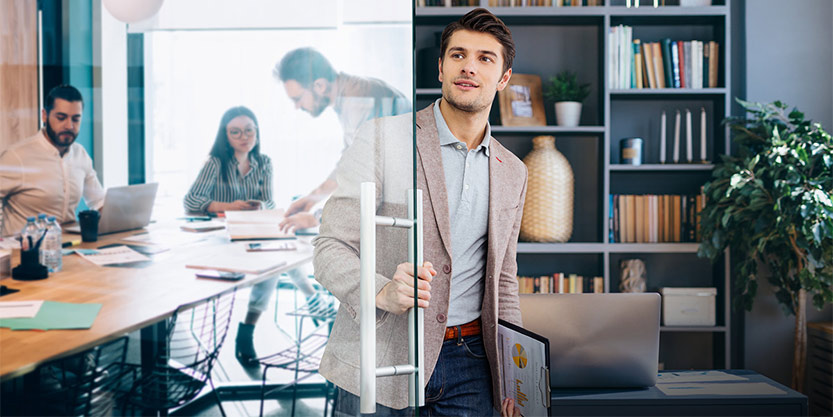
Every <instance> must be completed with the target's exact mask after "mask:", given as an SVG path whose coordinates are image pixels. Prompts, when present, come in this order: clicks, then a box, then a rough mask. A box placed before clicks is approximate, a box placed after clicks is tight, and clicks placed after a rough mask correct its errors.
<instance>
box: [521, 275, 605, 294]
mask: <svg viewBox="0 0 833 417" xmlns="http://www.w3.org/2000/svg"><path fill="white" fill-rule="evenodd" d="M518 292H519V293H520V294H581V293H603V292H605V289H604V278H602V277H592V278H591V277H583V276H580V275H577V274H569V275H567V274H564V273H561V272H557V273H555V274H552V275H542V276H537V277H525V276H518Z"/></svg>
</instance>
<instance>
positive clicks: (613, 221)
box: [608, 194, 706, 243]
mask: <svg viewBox="0 0 833 417" xmlns="http://www.w3.org/2000/svg"><path fill="white" fill-rule="evenodd" d="M705 202H706V199H705V195H703V194H699V195H618V194H614V195H611V196H610V201H609V203H610V212H609V216H608V217H609V219H608V223H609V225H608V226H609V231H610V232H609V238H610V239H609V240H610V242H611V243H669V242H699V241H700V212H701V211H702V210H703V207H704V206H705Z"/></svg>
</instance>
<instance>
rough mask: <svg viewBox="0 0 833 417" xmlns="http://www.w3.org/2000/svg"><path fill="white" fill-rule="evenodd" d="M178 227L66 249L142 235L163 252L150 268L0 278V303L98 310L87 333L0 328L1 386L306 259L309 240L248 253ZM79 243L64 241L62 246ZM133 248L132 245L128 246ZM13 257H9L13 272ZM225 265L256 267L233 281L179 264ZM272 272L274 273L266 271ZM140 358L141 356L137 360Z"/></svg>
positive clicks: (81, 263)
mask: <svg viewBox="0 0 833 417" xmlns="http://www.w3.org/2000/svg"><path fill="white" fill-rule="evenodd" d="M179 226H180V223H176V222H167V223H162V224H151V225H150V226H149V227H148V228H146V229H140V230H134V231H129V232H123V233H117V234H112V235H106V236H100V237H99V240H98V241H97V242H91V243H82V244H81V245H78V246H74V247H72V249H95V248H99V247H101V246H105V245H111V244H123V243H130V242H125V241H124V239H125V238H129V237H131V236H134V235H137V234H145V233H147V235H146V236H144V237H146V238H148V239H149V240H150V241H151V242H152V243H154V245H152V246H151V247H154V248H157V249H165V248H167V250H164V251H162V252H160V253H157V254H154V255H151V258H152V261H151V262H145V263H142V264H137V265H134V266H117V267H113V266H98V265H95V264H93V263H91V262H90V261H88V260H86V259H83V258H82V257H81V256H79V255H76V254H73V255H66V256H64V257H63V269H62V270H61V271H60V272H57V273H53V274H50V276H49V278H47V279H44V280H39V281H17V280H13V279H12V278H3V279H2V280H0V284H3V285H6V286H7V287H10V288H14V289H19V290H20V291H19V292H16V293H13V294H8V295H5V296H3V297H2V298H0V301H30V300H48V301H60V302H68V303H101V305H102V307H101V310H100V311H99V313H98V316H97V317H96V319H95V321H94V323H93V325H92V327H91V328H89V329H86V330H49V331H31V330H26V331H24V330H10V329H8V328H0V381H7V380H11V379H13V378H16V377H20V376H23V375H25V374H27V373H29V372H31V371H34V370H35V369H37V367H38V366H40V365H43V364H44V363H47V362H49V361H51V360H54V359H58V358H62V357H65V356H68V355H72V354H75V353H78V352H82V351H85V350H87V349H90V348H92V347H94V346H96V345H99V344H102V343H105V342H108V341H110V340H114V339H116V338H119V337H121V336H124V335H125V334H127V333H130V332H133V331H135V330H139V329H144V328H148V327H149V326H152V325H153V324H156V323H160V322H162V321H163V320H165V319H167V318H169V317H171V316H172V314H173V313H174V311H175V310H176V309H177V308H178V307H180V306H189V305H196V304H198V303H200V302H201V301H204V300H206V299H209V298H211V297H214V296H216V295H219V294H222V293H224V292H226V291H233V290H235V289H239V288H242V287H247V286H251V285H253V284H255V283H257V282H260V281H262V280H265V279H268V278H270V277H273V276H275V275H278V274H281V273H283V272H285V271H288V270H290V269H293V268H296V267H298V266H300V265H302V264H304V263H307V262H310V260H311V259H312V246H311V244H310V242H309V240H310V238H309V237H304V238H299V239H298V240H296V247H297V250H291V251H279V252H247V251H246V248H245V244H244V243H242V242H230V241H229V239H228V237H227V235H226V233H225V231H223V230H219V231H214V232H208V233H189V232H185V231H181V230H180V227H179ZM75 239H80V237H79V236H78V235H71V234H64V241H68V240H75ZM130 244H133V243H130ZM18 262H19V252H18V251H15V253H14V254H13V256H12V266H15V265H17V263H18ZM211 263H219V264H223V263H229V264H230V265H232V264H233V265H241V264H244V265H250V266H252V267H253V268H259V269H258V271H259V272H258V273H250V274H246V277H245V278H244V279H243V280H240V281H223V280H216V279H205V278H197V277H196V275H195V272H196V271H195V270H194V269H190V268H186V265H192V266H193V265H195V264H197V265H200V264H211ZM269 265H273V266H274V267H271V268H270V267H269ZM143 356H144V353H143Z"/></svg>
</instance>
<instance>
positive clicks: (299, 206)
mask: <svg viewBox="0 0 833 417" xmlns="http://www.w3.org/2000/svg"><path fill="white" fill-rule="evenodd" d="M316 203H318V200H316V199H315V198H314V197H313V196H312V195H308V196H304V197H301V198H299V199H297V200H295V201H293V202H292V204H290V205H289V207H287V209H286V213H284V216H286V217H289V216H291V215H293V214H298V213H302V212H305V211H309V210H310V209H311V208H312V206H314V205H315V204H316Z"/></svg>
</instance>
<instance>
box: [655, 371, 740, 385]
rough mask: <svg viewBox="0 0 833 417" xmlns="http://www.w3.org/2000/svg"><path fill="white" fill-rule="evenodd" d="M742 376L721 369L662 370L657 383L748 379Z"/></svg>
mask: <svg viewBox="0 0 833 417" xmlns="http://www.w3.org/2000/svg"><path fill="white" fill-rule="evenodd" d="M747 380H748V379H747V378H744V377H742V376H737V375H732V374H727V373H726V372H721V371H682V372H660V373H659V374H658V375H657V384H681V383H685V382H720V381H747Z"/></svg>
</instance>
